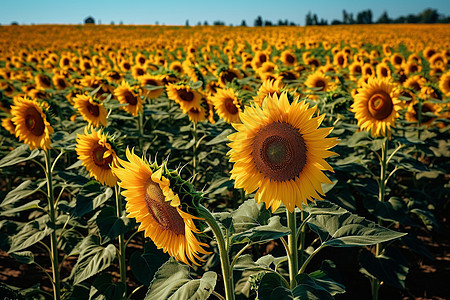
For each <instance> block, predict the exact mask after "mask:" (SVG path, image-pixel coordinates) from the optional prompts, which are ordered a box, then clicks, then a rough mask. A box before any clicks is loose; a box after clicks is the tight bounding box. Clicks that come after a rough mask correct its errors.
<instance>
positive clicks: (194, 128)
mask: <svg viewBox="0 0 450 300" xmlns="http://www.w3.org/2000/svg"><path fill="white" fill-rule="evenodd" d="M192 134H193V136H194V147H193V153H192V166H193V168H194V171H193V175H192V184H194V182H195V177H196V175H197V166H198V160H197V141H198V135H197V123H196V122H192Z"/></svg>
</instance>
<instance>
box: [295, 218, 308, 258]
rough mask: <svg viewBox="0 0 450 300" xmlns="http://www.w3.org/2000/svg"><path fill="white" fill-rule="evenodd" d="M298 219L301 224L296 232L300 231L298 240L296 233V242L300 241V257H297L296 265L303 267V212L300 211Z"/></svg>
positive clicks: (304, 232)
mask: <svg viewBox="0 0 450 300" xmlns="http://www.w3.org/2000/svg"><path fill="white" fill-rule="evenodd" d="M300 217H301V219H300V220H301V221H302V223H301V228H299V229H298V230H299V231H300V238H298V234H297V233H296V238H297V240H299V241H300V256H299V258H298V265H300V266H301V265H303V259H304V257H305V236H306V231H305V226H304V225H305V223H306V222H305V220H304V219H305V217H304V212H303V210H302V212H301V215H300Z"/></svg>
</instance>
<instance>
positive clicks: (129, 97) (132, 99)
mask: <svg viewBox="0 0 450 300" xmlns="http://www.w3.org/2000/svg"><path fill="white" fill-rule="evenodd" d="M123 96H124V98H125V101H126V102H127V103H128V104H130V105H136V104H137V98H136V96H135V95H133V94H132V93H131V92H130V91H126V92H125V93H124V95H123Z"/></svg>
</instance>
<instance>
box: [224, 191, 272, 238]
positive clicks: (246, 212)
mask: <svg viewBox="0 0 450 300" xmlns="http://www.w3.org/2000/svg"><path fill="white" fill-rule="evenodd" d="M270 216H271V213H270V212H269V211H268V210H267V209H265V207H264V204H262V203H256V202H255V200H254V199H248V200H247V201H245V202H244V203H243V204H242V205H241V206H239V208H238V209H237V210H235V211H233V212H232V218H233V227H234V230H235V232H236V233H240V232H244V231H246V230H249V229H251V228H253V227H256V226H260V225H267V224H268V220H269V217H270Z"/></svg>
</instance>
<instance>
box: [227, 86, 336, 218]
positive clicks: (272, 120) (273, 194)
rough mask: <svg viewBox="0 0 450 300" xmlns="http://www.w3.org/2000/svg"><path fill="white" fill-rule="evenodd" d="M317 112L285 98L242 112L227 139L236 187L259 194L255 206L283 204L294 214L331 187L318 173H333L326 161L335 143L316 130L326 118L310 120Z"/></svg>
mask: <svg viewBox="0 0 450 300" xmlns="http://www.w3.org/2000/svg"><path fill="white" fill-rule="evenodd" d="M315 110H316V108H315V107H313V108H309V105H308V104H307V103H306V102H305V101H299V100H298V98H297V99H295V100H294V101H293V102H292V103H291V104H290V103H289V100H288V95H287V93H286V92H283V93H282V94H281V96H280V97H278V95H277V94H273V95H272V96H267V98H266V99H265V100H264V102H263V106H262V108H261V107H259V106H251V107H246V108H245V111H244V112H243V113H241V120H242V124H233V127H234V128H235V129H236V130H237V132H236V133H233V134H231V135H230V136H228V138H229V139H230V140H231V143H229V144H228V145H229V146H230V148H231V150H230V151H229V152H228V155H229V156H230V161H231V162H233V163H234V166H233V169H232V170H231V178H232V179H234V180H235V186H236V187H237V188H243V189H244V190H245V192H246V193H247V194H248V193H252V192H254V191H256V190H257V192H256V194H255V200H256V201H258V202H264V203H266V207H267V208H269V207H272V210H273V211H275V210H276V209H277V208H278V207H279V206H280V204H281V203H283V204H284V205H285V206H286V208H287V209H288V210H289V211H290V212H293V210H294V209H295V207H296V206H297V207H299V208H302V204H306V203H307V201H308V200H310V201H314V200H315V199H322V196H321V195H324V193H323V190H322V187H321V183H322V182H326V183H330V180H329V179H328V178H327V177H326V176H325V175H324V174H323V172H322V171H324V170H329V171H332V170H333V169H332V168H331V167H330V165H329V164H328V163H327V162H326V161H325V158H327V157H329V156H331V155H333V154H334V153H333V152H331V151H328V149H330V148H331V147H333V146H335V145H336V144H337V143H338V142H337V140H336V138H325V137H326V136H327V135H328V134H329V133H330V132H331V130H332V128H321V129H319V128H318V127H319V126H320V124H321V122H322V120H323V118H324V115H322V116H318V117H313V115H314V112H315Z"/></svg>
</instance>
